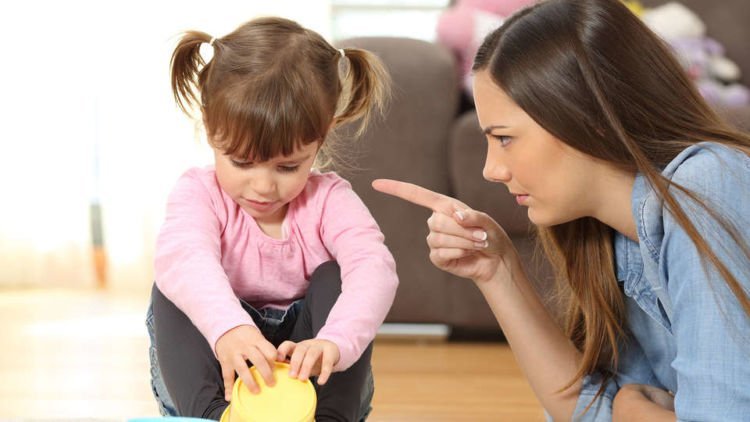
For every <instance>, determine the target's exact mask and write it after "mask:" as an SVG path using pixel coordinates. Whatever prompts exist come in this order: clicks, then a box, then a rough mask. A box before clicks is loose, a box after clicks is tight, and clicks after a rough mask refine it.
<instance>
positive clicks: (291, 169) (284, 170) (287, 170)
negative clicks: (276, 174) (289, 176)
mask: <svg viewBox="0 0 750 422" xmlns="http://www.w3.org/2000/svg"><path fill="white" fill-rule="evenodd" d="M298 169H299V166H279V171H280V172H282V173H294V172H295V171H297V170H298Z"/></svg>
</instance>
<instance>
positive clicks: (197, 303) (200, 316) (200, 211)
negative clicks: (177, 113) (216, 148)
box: [155, 169, 255, 353]
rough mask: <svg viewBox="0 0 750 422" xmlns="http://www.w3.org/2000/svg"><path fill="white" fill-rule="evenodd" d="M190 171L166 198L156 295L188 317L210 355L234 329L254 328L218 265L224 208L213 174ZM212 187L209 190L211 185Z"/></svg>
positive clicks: (159, 242)
mask: <svg viewBox="0 0 750 422" xmlns="http://www.w3.org/2000/svg"><path fill="white" fill-rule="evenodd" d="M206 172H207V170H202V169H193V170H189V171H188V172H186V173H185V174H184V175H183V176H182V177H180V179H179V180H178V181H177V185H176V186H175V188H174V190H173V191H172V193H171V194H170V196H169V200H168V203H167V212H166V218H165V221H164V224H163V225H162V227H161V231H160V232H159V236H158V239H157V241H156V257H155V274H156V285H157V286H158V287H159V290H160V291H161V292H162V293H163V294H164V296H166V297H167V298H168V299H169V300H170V301H172V302H173V303H174V304H175V305H176V306H177V307H178V308H179V309H180V310H181V311H182V312H184V313H185V315H187V316H188V317H189V318H190V320H191V321H192V322H193V324H194V325H195V326H196V327H197V328H198V330H199V331H200V332H201V333H202V334H203V336H204V337H206V340H207V341H208V343H209V344H210V345H211V348H212V349H214V353H215V346H216V341H217V340H218V339H219V337H221V336H222V335H223V334H224V333H226V332H227V331H228V330H230V329H232V328H234V327H237V326H239V325H253V326H254V325H255V324H254V323H253V320H252V318H251V317H250V316H249V315H248V314H247V312H245V311H244V309H242V306H241V305H240V303H239V300H238V299H237V297H236V296H235V294H234V291H233V290H232V287H231V285H230V284H229V280H228V278H227V275H226V273H225V271H224V268H223V267H222V265H221V232H222V230H223V226H224V225H225V224H226V222H225V221H224V222H222V219H221V218H220V216H221V215H222V212H221V211H224V213H223V214H224V220H226V207H225V205H224V202H223V200H222V196H221V191H220V189H219V187H218V185H216V184H215V179H214V177H213V172H211V173H206ZM212 181H213V186H211V184H212V183H211V182H212Z"/></svg>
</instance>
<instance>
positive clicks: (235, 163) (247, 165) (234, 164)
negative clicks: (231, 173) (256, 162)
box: [231, 160, 253, 168]
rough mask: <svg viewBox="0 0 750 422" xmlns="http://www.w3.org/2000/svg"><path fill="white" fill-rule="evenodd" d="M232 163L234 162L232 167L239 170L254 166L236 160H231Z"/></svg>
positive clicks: (250, 163)
mask: <svg viewBox="0 0 750 422" xmlns="http://www.w3.org/2000/svg"><path fill="white" fill-rule="evenodd" d="M231 161H232V165H233V166H235V167H238V168H247V167H250V166H251V165H253V163H252V162H242V161H234V160H231Z"/></svg>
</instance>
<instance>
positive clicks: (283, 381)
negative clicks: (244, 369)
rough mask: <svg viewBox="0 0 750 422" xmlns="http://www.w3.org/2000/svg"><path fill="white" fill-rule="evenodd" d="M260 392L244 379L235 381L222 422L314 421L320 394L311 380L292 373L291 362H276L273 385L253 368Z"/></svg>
mask: <svg viewBox="0 0 750 422" xmlns="http://www.w3.org/2000/svg"><path fill="white" fill-rule="evenodd" d="M250 372H251V374H252V375H253V378H254V379H255V381H256V382H257V383H258V387H260V393H258V394H253V393H251V392H250V390H248V389H247V387H245V384H244V383H243V382H242V380H241V379H240V378H237V380H236V381H235V382H234V388H233V389H232V402H231V403H230V404H229V406H228V407H227V408H226V410H225V411H224V413H223V414H222V415H221V421H220V422H272V421H273V422H313V420H314V418H315V407H316V405H317V397H316V395H315V388H314V387H313V385H312V383H311V382H310V380H306V381H300V380H298V379H296V378H292V377H290V376H289V364H286V363H282V362H276V366H275V367H274V369H273V375H274V378H275V379H276V385H274V386H273V387H269V386H267V385H266V384H265V382H264V381H263V377H262V376H261V375H260V373H258V371H257V370H256V369H255V367H254V366H253V367H251V368H250Z"/></svg>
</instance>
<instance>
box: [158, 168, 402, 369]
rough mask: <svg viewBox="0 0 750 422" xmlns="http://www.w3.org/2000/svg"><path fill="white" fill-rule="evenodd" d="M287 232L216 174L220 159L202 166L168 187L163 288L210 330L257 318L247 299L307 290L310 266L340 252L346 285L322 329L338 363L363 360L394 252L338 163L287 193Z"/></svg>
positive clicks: (393, 279) (259, 301)
mask: <svg viewBox="0 0 750 422" xmlns="http://www.w3.org/2000/svg"><path fill="white" fill-rule="evenodd" d="M282 231H283V238H282V239H275V238H272V237H270V236H268V235H266V234H265V233H263V231H261V230H260V227H259V226H258V224H257V223H256V222H255V220H254V219H253V218H252V217H251V216H250V215H248V214H247V213H246V212H245V211H243V210H242V209H241V208H240V206H239V205H238V204H237V203H236V202H234V201H233V200H232V199H231V198H230V197H229V196H228V195H227V194H226V193H224V191H223V190H222V189H221V187H220V186H219V184H218V181H217V179H216V172H215V170H214V169H213V168H211V167H207V168H194V169H191V170H188V171H187V172H186V173H185V174H183V175H182V177H180V179H179V180H178V181H177V184H176V186H175V188H174V190H173V191H172V193H171V194H170V196H169V200H168V203H167V213H166V219H165V221H164V224H163V225H162V228H161V231H160V233H159V236H158V239H157V243H156V259H155V272H156V284H157V286H158V287H159V290H161V292H162V293H163V294H164V295H165V296H166V297H167V298H169V300H171V301H172V302H173V303H174V304H175V305H176V306H177V307H178V308H179V309H180V310H182V312H184V313H185V314H186V315H187V316H188V317H189V318H190V320H191V321H192V322H193V324H195V326H196V327H197V328H198V330H199V331H200V332H201V333H202V334H203V335H204V336H205V337H206V340H208V343H209V344H210V345H211V347H212V348H213V349H214V351H215V346H216V341H217V340H218V339H219V337H221V336H222V335H223V334H224V333H226V332H227V331H229V330H230V329H232V328H234V327H237V326H239V325H251V326H255V324H254V323H253V320H252V318H251V317H250V315H248V313H247V312H246V311H245V310H244V309H243V308H242V306H241V305H240V302H239V299H238V298H241V299H244V300H245V301H247V302H248V303H249V304H250V305H252V306H253V307H255V308H263V307H266V306H272V307H280V308H284V307H287V306H289V305H290V304H291V303H292V302H293V301H295V300H297V299H300V298H302V297H304V295H305V292H306V290H307V288H308V285H309V279H310V275H311V274H312V272H313V271H314V270H315V269H316V268H317V267H318V266H319V265H320V264H322V263H323V262H325V261H329V260H332V259H335V260H336V261H337V262H338V264H339V266H340V267H341V280H342V283H341V290H342V291H341V295H340V296H339V298H338V300H337V301H336V304H335V305H334V306H333V309H332V310H331V312H330V314H329V316H328V319H327V320H326V323H325V325H324V327H323V328H322V329H321V330H320V332H319V333H318V335H317V337H316V338H319V339H326V340H329V341H332V342H333V343H335V344H336V345H337V346H338V348H339V352H340V354H341V357H340V359H339V362H338V363H337V364H336V365H335V367H334V370H336V371H343V370H345V369H347V368H348V367H350V366H351V365H352V364H353V363H354V362H356V361H357V359H358V358H359V356H360V355H361V354H362V352H363V351H364V349H365V348H366V347H367V345H368V344H369V343H370V342H371V341H372V340H373V338H374V337H375V332H376V331H377V329H378V327H379V326H380V324H382V322H383V320H384V319H385V315H386V313H387V312H388V310H389V309H390V306H391V304H392V303H393V298H394V296H395V293H396V287H397V285H398V277H397V275H396V269H395V263H394V260H393V256H392V255H391V253H390V252H389V251H388V249H387V248H386V246H385V245H384V243H383V234H382V232H381V231H380V229H379V227H378V225H377V223H376V222H375V220H374V219H373V217H372V215H371V214H370V212H369V211H368V209H367V207H365V205H364V204H363V203H362V201H361V200H360V198H359V197H358V196H357V195H356V194H355V193H354V191H353V190H352V189H351V185H350V184H349V183H348V182H347V181H345V180H344V179H342V178H341V177H339V176H337V175H336V174H334V173H323V174H321V173H318V172H315V171H314V172H311V174H310V177H309V179H308V182H307V185H306V186H305V189H304V191H303V192H302V193H301V194H300V195H299V196H298V197H297V198H295V199H294V200H293V201H292V202H290V203H289V208H288V211H287V215H286V217H285V219H284V223H283V226H282Z"/></svg>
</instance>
